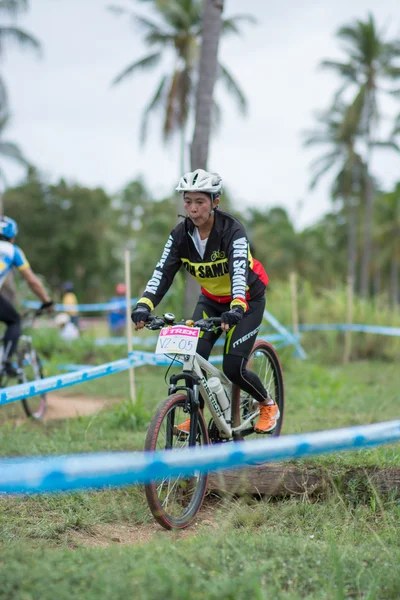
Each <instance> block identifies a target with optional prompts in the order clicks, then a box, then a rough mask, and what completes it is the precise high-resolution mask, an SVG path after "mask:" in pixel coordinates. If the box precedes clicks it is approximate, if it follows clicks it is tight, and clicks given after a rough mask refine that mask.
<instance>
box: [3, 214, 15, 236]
mask: <svg viewBox="0 0 400 600" xmlns="http://www.w3.org/2000/svg"><path fill="white" fill-rule="evenodd" d="M17 233H18V225H17V223H16V222H15V221H14V219H10V217H2V218H1V219H0V235H4V237H6V238H13V237H15V236H16V235H17Z"/></svg>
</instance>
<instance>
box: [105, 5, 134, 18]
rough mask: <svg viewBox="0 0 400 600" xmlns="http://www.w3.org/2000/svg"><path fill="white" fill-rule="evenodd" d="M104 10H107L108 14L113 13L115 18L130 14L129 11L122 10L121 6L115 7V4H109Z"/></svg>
mask: <svg viewBox="0 0 400 600" xmlns="http://www.w3.org/2000/svg"><path fill="white" fill-rule="evenodd" d="M106 10H108V11H109V12H110V13H113V14H114V15H116V16H120V15H131V14H132V11H131V10H128V9H127V8H124V7H123V6H117V5H116V4H109V5H108V6H106Z"/></svg>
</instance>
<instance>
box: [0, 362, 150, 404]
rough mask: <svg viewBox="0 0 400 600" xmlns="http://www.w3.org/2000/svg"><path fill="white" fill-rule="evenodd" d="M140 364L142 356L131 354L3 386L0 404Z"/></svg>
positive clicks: (0, 393)
mask: <svg viewBox="0 0 400 600" xmlns="http://www.w3.org/2000/svg"><path fill="white" fill-rule="evenodd" d="M140 364H143V360H142V359H141V357H140V356H130V357H128V358H124V359H122V360H116V361H114V362H110V363H105V364H104V365H100V366H98V367H85V369H83V370H80V371H76V372H75V373H67V374H64V375H54V376H52V377H45V378H44V379H39V380H36V381H30V382H28V383H21V384H19V385H13V386H10V387H7V388H3V389H2V390H1V392H0V406H2V405H3V404H9V403H10V402H16V401H17V400H22V399H24V398H28V397H30V396H35V395H37V394H44V393H46V392H52V391H54V390H59V389H61V388H64V387H68V386H70V385H74V384H77V383H83V382H85V381H91V380H92V379H97V378H98V377H103V376H104V375H112V374H113V373H118V372H120V371H125V370H126V369H129V368H130V367H136V366H139V365H140Z"/></svg>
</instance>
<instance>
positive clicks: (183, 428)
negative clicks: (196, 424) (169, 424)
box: [174, 417, 190, 435]
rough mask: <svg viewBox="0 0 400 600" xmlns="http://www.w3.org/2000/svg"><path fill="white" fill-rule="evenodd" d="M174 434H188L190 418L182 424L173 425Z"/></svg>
mask: <svg viewBox="0 0 400 600" xmlns="http://www.w3.org/2000/svg"><path fill="white" fill-rule="evenodd" d="M174 433H175V435H179V434H180V433H190V417H188V418H187V419H185V420H184V421H183V423H180V424H179V425H175V427H174Z"/></svg>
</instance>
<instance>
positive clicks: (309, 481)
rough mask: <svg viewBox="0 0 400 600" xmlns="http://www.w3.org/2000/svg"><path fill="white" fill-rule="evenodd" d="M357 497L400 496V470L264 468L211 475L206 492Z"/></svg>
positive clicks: (310, 496) (305, 496) (237, 494)
mask: <svg viewBox="0 0 400 600" xmlns="http://www.w3.org/2000/svg"><path fill="white" fill-rule="evenodd" d="M338 488H339V489H340V490H341V495H346V494H349V495H351V497H352V499H353V501H354V499H355V497H357V496H355V494H357V493H358V496H359V501H360V503H364V502H365V496H368V497H370V496H371V494H373V493H376V492H378V493H379V494H387V493H389V494H391V495H393V496H394V497H395V498H398V497H399V496H400V468H399V467H392V468H385V469H379V468H377V467H348V468H343V469H340V470H336V471H335V470H334V469H332V468H328V469H325V468H323V467H318V466H315V465H313V466H311V465H297V466H294V465H289V464H285V463H282V464H279V463H275V464H263V465H260V466H257V467H247V468H245V469H238V470H232V471H222V472H219V473H210V478H209V482H208V491H209V493H212V494H217V495H221V496H225V495H228V496H241V495H250V496H256V497H262V496H268V497H271V498H285V497H286V498H287V497H290V496H292V497H293V496H297V497H299V498H302V499H303V500H305V499H309V498H312V497H314V498H315V497H320V498H324V497H328V496H329V495H332V494H335V495H337V494H338Z"/></svg>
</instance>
